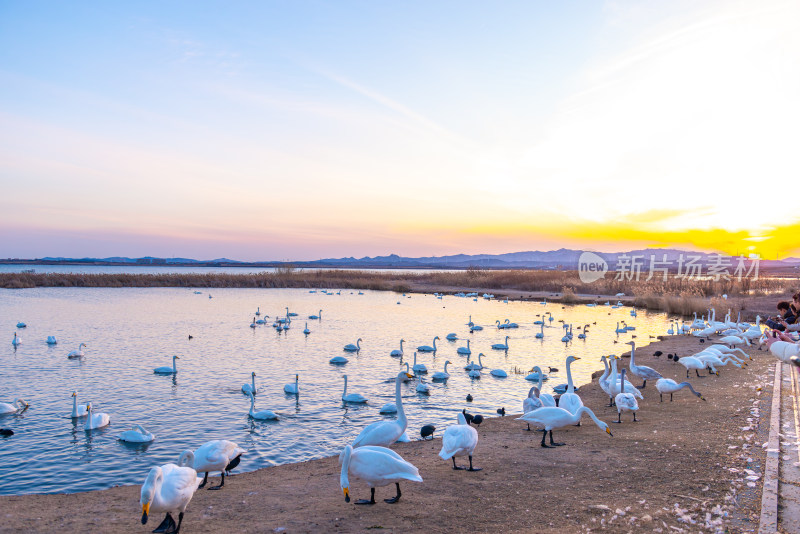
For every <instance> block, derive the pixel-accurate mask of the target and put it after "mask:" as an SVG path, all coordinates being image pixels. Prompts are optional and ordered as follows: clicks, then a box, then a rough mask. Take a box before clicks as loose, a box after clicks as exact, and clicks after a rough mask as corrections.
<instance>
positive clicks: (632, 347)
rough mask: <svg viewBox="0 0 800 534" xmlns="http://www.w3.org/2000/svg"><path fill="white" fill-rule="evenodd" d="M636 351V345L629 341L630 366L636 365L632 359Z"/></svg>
mask: <svg viewBox="0 0 800 534" xmlns="http://www.w3.org/2000/svg"><path fill="white" fill-rule="evenodd" d="M635 353H636V345H634V344H632V343H631V368H633V367H636V361H635V360H634V359H633V358H634V355H635Z"/></svg>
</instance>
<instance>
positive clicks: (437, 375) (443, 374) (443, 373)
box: [431, 360, 451, 380]
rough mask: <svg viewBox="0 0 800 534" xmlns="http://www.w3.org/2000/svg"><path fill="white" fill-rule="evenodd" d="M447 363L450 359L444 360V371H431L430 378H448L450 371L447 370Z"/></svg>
mask: <svg viewBox="0 0 800 534" xmlns="http://www.w3.org/2000/svg"><path fill="white" fill-rule="evenodd" d="M448 363H451V362H450V360H445V362H444V371H436V372H435V373H433V375H432V376H431V378H433V379H434V380H447V379H448V378H450V373H448V372H447V364H448Z"/></svg>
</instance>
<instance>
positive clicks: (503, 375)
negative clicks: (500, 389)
mask: <svg viewBox="0 0 800 534" xmlns="http://www.w3.org/2000/svg"><path fill="white" fill-rule="evenodd" d="M489 374H491V375H492V376H496V377H497V378H507V377H508V373H506V372H505V371H503V370H502V369H492V370H491V372H490V373H489Z"/></svg>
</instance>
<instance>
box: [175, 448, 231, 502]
mask: <svg viewBox="0 0 800 534" xmlns="http://www.w3.org/2000/svg"><path fill="white" fill-rule="evenodd" d="M244 452H245V451H244V449H242V448H241V447H239V446H238V445H237V444H236V443H234V442H232V441H228V440H226V439H219V440H214V441H208V442H206V443H204V444H203V445H201V446H200V448H199V449H197V450H196V451H194V452H192V451H191V450H189V449H187V450H185V451H183V452H182V453H181V456H180V458H179V459H178V464H179V465H188V466H189V467H193V468H194V470H195V471H197V472H198V473H203V472H205V476H204V477H203V483H202V484H200V485H199V486H197V487H198V489H199V488H202V487H204V486H205V485H206V482H208V473H209V472H210V471H219V472H220V474H221V476H222V481H221V482H220V484H219V486H212V487H210V488H208V489H210V490H218V489H222V486H224V485H225V473H227V472H229V471H231V470H232V469H234V468H235V467H236V466H237V465H239V461H240V460H241V458H242V454H243V453H244Z"/></svg>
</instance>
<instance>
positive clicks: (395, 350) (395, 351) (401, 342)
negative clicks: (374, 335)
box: [389, 339, 405, 358]
mask: <svg viewBox="0 0 800 534" xmlns="http://www.w3.org/2000/svg"><path fill="white" fill-rule="evenodd" d="M404 341H405V339H401V340H400V349H399V350H398V349H394V350H393V351H392V352H390V353H389V356H394V357H395V358H396V357H398V356H402V355H403V342H404Z"/></svg>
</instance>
